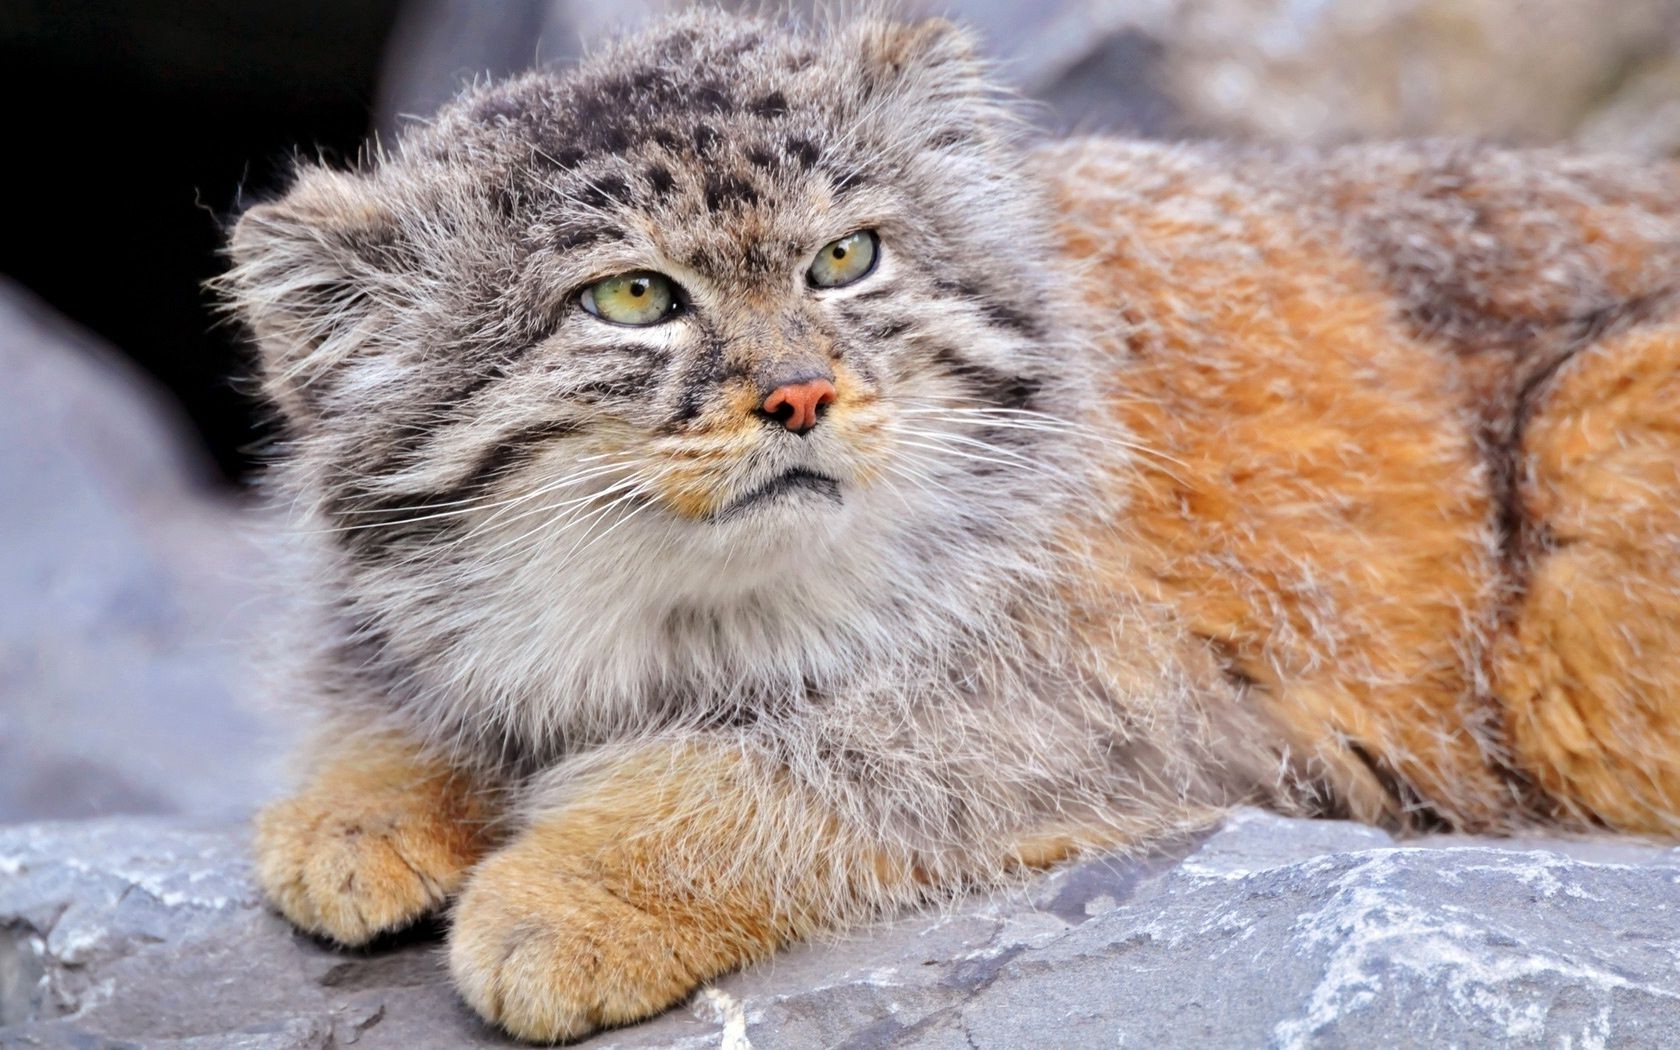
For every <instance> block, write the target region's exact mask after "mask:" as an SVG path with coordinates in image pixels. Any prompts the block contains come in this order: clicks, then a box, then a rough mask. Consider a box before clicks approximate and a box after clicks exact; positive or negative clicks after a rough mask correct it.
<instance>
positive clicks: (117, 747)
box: [0, 0, 1680, 823]
mask: <svg viewBox="0 0 1680 1050" xmlns="http://www.w3.org/2000/svg"><path fill="white" fill-rule="evenodd" d="M669 6H671V5H670V4H668V3H662V2H658V0H616V2H614V3H611V4H607V3H587V2H565V0H550V2H541V0H477V2H471V0H293V2H290V3H285V4H262V3H252V2H249V0H106V2H102V3H93V2H86V0H83V2H75V0H70V2H67V0H0V71H3V72H0V76H3V77H4V78H5V80H6V83H5V98H6V99H7V110H8V118H9V119H8V125H9V127H10V129H11V131H10V133H9V135H8V136H7V140H8V143H7V148H6V150H5V157H6V160H5V162H4V166H3V170H4V172H5V176H6V184H7V185H10V186H11V187H12V189H11V190H10V191H7V197H8V199H9V200H10V201H11V202H12V206H11V207H10V208H9V209H8V212H9V213H8V217H7V220H6V227H7V228H6V229H5V232H4V234H3V235H0V823H4V822H12V821H20V820H28V819H39V818H47V817H79V816H87V815H92V814H100V813H152V812H156V813H166V812H184V813H190V814H196V815H202V816H204V817H206V818H215V817H225V816H233V815H237V814H240V813H243V812H245V811H246V810H248V809H249V807H250V806H251V805H252V804H253V803H254V802H255V801H256V800H257V799H259V798H260V797H262V796H263V795H264V794H265V793H266V792H268V791H270V790H272V787H273V785H274V784H275V783H276V778H277V776H278V775H279V771H280V769H281V765H280V762H279V761H278V760H279V758H280V756H281V755H283V753H284V740H285V736H286V732H287V729H288V727H287V726H286V725H285V724H283V722H278V721H277V720H276V719H274V718H273V717H270V716H267V715H265V714H264V713H263V704H262V702H261V697H262V696H263V692H264V690H263V684H262V681H261V677H260V675H259V673H258V672H257V671H256V670H255V669H254V667H253V663H252V661H251V659H250V658H249V656H248V655H247V654H248V653H249V652H250V651H251V649H252V647H253V645H254V643H259V642H260V637H257V636H259V635H260V634H261V633H262V631H263V627H262V624H263V622H264V620H265V613H267V612H269V611H271V610H272V609H273V608H274V606H275V605H276V604H277V603H280V602H283V601H284V600H285V599H284V591H283V589H281V590H276V589H274V588H273V587H272V586H265V584H264V572H263V569H264V564H265V560H264V555H263V550H264V545H263V542H262V540H261V538H260V535H261V531H262V526H263V524H264V512H263V511H262V510H261V509H260V508H259V507H258V506H257V505H256V501H255V500H254V499H253V497H252V493H251V485H252V482H253V480H254V478H255V477H256V474H257V471H258V460H259V455H258V453H259V450H260V448H261V446H262V443H263V440H264V438H265V433H266V430H265V423H264V418H263V413H262V410H261V408H260V406H259V405H258V404H256V403H255V401H254V400H253V399H252V398H251V396H250V392H249V386H248V384H247V383H245V382H244V380H243V377H244V376H245V375H246V374H247V373H248V369H249V358H248V351H247V348H246V346H245V345H244V343H243V342H242V338H241V334H240V333H239V332H238V331H237V329H235V328H233V327H231V326H229V325H226V324H223V323H219V322H218V319H217V317H216V315H215V312H214V311H213V310H212V309H211V308H210V305H209V303H208V301H207V298H206V296H205V295H204V293H203V291H202V288H201V285H202V282H203V281H204V280H205V279H206V278H208V277H211V276H212V275H214V274H215V273H216V272H218V269H219V267H220V261H219V257H218V254H217V250H218V245H219V244H220V241H221V237H222V230H223V228H224V226H225V224H226V223H227V222H228V221H229V219H230V217H231V216H233V215H236V214H237V213H238V211H239V209H240V207H241V206H242V204H243V203H244V202H248V201H250V200H253V199H262V198H264V197H266V196H269V195H272V194H274V193H276V192H277V191H278V190H280V189H281V188H282V187H283V186H284V184H285V177H286V171H287V169H288V165H289V164H290V162H291V160H292V158H294V157H296V156H309V157H315V156H325V157H327V158H329V159H337V160H345V159H349V158H353V157H354V156H355V154H356V151H357V149H358V147H359V145H360V143H361V142H363V141H364V139H365V138H366V137H367V136H368V135H370V134H381V135H387V136H388V135H390V134H392V133H393V132H394V131H395V130H396V129H398V128H399V127H400V126H401V125H402V123H403V121H404V120H405V119H406V118H409V117H412V116H417V115H418V116H423V115H425V114H427V113H429V112H430V111H431V110H433V109H434V108H435V107H436V106H437V105H438V104H439V103H440V102H442V101H443V100H444V99H446V98H447V97H449V95H450V94H452V93H453V92H454V91H455V90H456V89H457V87H459V85H460V84H461V83H462V82H463V81H464V80H466V79H467V78H470V77H472V76H474V75H475V74H476V75H482V74H485V73H490V74H505V73H509V72H513V71H516V70H518V69H522V68H525V67H526V66H529V65H530V64H532V63H533V62H538V61H540V62H565V61H568V60H570V59H572V58H575V56H576V55H577V54H578V52H579V50H580V48H581V47H582V46H584V44H585V43H586V42H587V41H589V40H591V39H593V38H595V37H597V36H599V35H601V34H602V33H605V32H608V31H610V30H611V29H612V28H613V27H614V26H615V25H618V24H634V23H635V22H636V21H638V20H640V19H643V18H646V17H648V16H650V15H652V14H654V13H656V12H658V11H659V10H662V9H664V8H667V7H669ZM801 6H809V5H808V4H807V5H801ZM906 11H907V12H915V11H920V12H923V13H943V14H947V15H950V16H953V17H957V18H960V19H965V20H967V21H969V22H971V23H973V24H974V25H975V26H976V27H977V28H978V29H979V30H980V32H981V34H982V36H983V37H984V39H985V40H986V42H987V46H988V48H989V50H990V51H991V53H992V54H993V55H994V56H995V57H996V58H997V59H998V60H999V62H1000V70H1001V73H1002V75H1003V76H1004V77H1005V78H1006V79H1007V80H1009V81H1010V82H1012V83H1013V84H1015V85H1016V86H1017V87H1018V88H1019V89H1020V90H1021V91H1022V92H1023V93H1024V94H1026V95H1028V96H1030V97H1032V98H1035V99H1038V100H1041V101H1042V103H1043V104H1044V105H1043V107H1042V109H1041V113H1040V118H1041V119H1040V123H1041V125H1042V126H1044V127H1045V129H1046V130H1047V132H1050V133H1064V132H1096V131H1109V132H1116V133H1121V134H1128V135H1142V136H1150V137H1157V138H1160V137H1166V138H1185V137H1210V136H1212V137H1222V138H1234V139H1247V140H1257V141H1277V142H1292V143H1329V142H1339V141H1347V140H1351V139H1362V138H1387V137H1396V136H1433V135H1459V136H1475V137H1478V138H1483V139H1490V140H1494V141H1500V142H1507V143H1517V144H1525V143H1532V144H1543V143H1572V144H1577V145H1580V146H1583V147H1588V148H1599V149H1617V150H1626V151H1633V152H1638V153H1644V154H1653V155H1666V156H1673V155H1676V154H1677V153H1680V0H1040V2H1036V3H1030V4H1029V3H1005V2H1001V0H967V2H962V0H958V2H949V3H942V4H918V5H914V6H910V5H906Z"/></svg>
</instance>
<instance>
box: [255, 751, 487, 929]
mask: <svg viewBox="0 0 1680 1050" xmlns="http://www.w3.org/2000/svg"><path fill="white" fill-rule="evenodd" d="M490 806H491V802H490V796H489V795H488V794H487V793H486V792H485V791H484V790H483V785H473V784H471V783H469V781H468V779H467V778H466V776H465V775H464V774H462V773H459V772H456V771H453V770H451V769H449V768H448V767H446V766H444V765H443V764H442V763H440V762H438V761H435V760H433V759H430V758H427V757H425V756H423V755H422V754H421V753H420V752H419V751H418V750H417V749H415V748H414V747H412V746H411V745H409V744H407V743H405V742H403V741H401V740H400V739H398V738H396V737H393V736H389V735H383V734H377V735H367V736H354V737H351V738H349V739H348V740H344V741H341V742H339V743H337V744H336V745H334V746H332V747H330V748H328V749H327V750H326V752H325V754H324V755H323V756H322V761H321V762H320V765H319V767H318V768H317V769H316V770H315V772H314V774H313V775H312V776H311V777H310V778H309V780H308V781H307V782H306V784H305V786H304V787H303V789H302V790H301V791H299V792H298V793H297V794H296V795H293V796H292V797H290V798H287V799H283V800H281V801H279V802H275V803H273V804H271V805H269V806H268V807H266V808H265V809H264V810H263V811H262V812H261V813H260V814H259V815H258V817H257V822H256V841H255V843H254V848H255V853H256V876H257V881H258V883H260V884H261V885H262V887H263V890H264V891H265V892H266V893H267V894H268V897H269V899H270V900H272V901H273V902H274V903H275V905H276V906H277V907H279V909H280V910H281V911H282V912H283V913H285V915H286V917H287V918H289V919H291V920H292V922H294V923H296V924H297V925H298V926H300V927H302V928H303V929H305V930H308V931H310V932H311V933H316V934H320V935H321V936H324V937H329V938H331V939H333V940H335V941H337V942H339V943H340V944H347V945H357V944H364V943H366V942H367V941H369V940H371V939H373V938H374V937H376V936H378V935H379V934H381V933H386V932H389V931H392V930H397V929H400V928H402V927H404V926H407V925H408V924H410V923H411V922H413V921H415V920H416V919H419V918H421V917H423V916H424V915H426V914H427V913H429V912H432V911H435V910H437V909H438V908H439V907H441V906H442V905H443V903H444V902H445V901H446V900H447V899H448V897H449V896H450V895H451V894H452V893H454V892H455V890H456V889H458V888H459V887H460V885H461V881H462V880H463V879H464V878H465V876H466V873H467V871H468V869H469V868H471V867H472V865H473V864H475V863H476V862H477V861H478V858H479V857H480V856H482V855H483V853H484V851H485V849H486V848H487V847H488V846H489V844H490V841H491V834H490V827H489V821H490V819H491V813H490Z"/></svg>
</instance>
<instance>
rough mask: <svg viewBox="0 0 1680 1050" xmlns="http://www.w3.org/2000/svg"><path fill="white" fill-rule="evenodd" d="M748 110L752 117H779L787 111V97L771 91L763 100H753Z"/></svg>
mask: <svg viewBox="0 0 1680 1050" xmlns="http://www.w3.org/2000/svg"><path fill="white" fill-rule="evenodd" d="M749 108H750V109H751V110H752V113H753V115H754V116H759V117H765V118H770V117H779V116H781V115H783V114H784V113H786V112H787V111H788V103H787V96H786V95H784V94H782V93H781V92H780V91H772V92H770V93H769V94H768V95H765V96H764V97H763V98H760V99H756V100H754V102H753V104H752V106H751V107H749Z"/></svg>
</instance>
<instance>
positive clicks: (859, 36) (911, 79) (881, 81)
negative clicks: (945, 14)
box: [852, 18, 986, 101]
mask: <svg viewBox="0 0 1680 1050" xmlns="http://www.w3.org/2000/svg"><path fill="white" fill-rule="evenodd" d="M852 31H853V34H854V36H853V45H854V49H855V53H857V54H858V55H859V56H860V57H861V58H862V61H863V63H864V72H865V75H866V76H867V77H868V78H869V79H870V80H871V81H872V82H874V83H876V84H878V85H881V86H889V85H890V86H895V87H900V88H906V89H908V90H910V91H912V92H914V93H915V94H917V95H921V96H925V97H929V98H930V99H931V100H933V101H940V100H946V101H957V100H959V99H963V98H967V99H978V98H979V97H981V96H982V95H984V94H985V93H986V85H985V77H984V64H983V63H982V62H981V60H980V58H979V54H980V52H979V46H978V40H977V38H976V37H975V34H974V33H973V31H972V30H969V29H967V28H965V27H963V26H960V25H957V24H956V23H955V22H950V21H947V20H946V19H943V18H929V19H924V20H923V21H920V22H888V21H880V20H875V19H865V20H863V21H860V22H858V23H855V24H854V26H853V28H852Z"/></svg>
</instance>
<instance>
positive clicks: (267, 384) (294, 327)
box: [215, 166, 402, 421]
mask: <svg viewBox="0 0 1680 1050" xmlns="http://www.w3.org/2000/svg"><path fill="white" fill-rule="evenodd" d="M228 254H229V255H230V256H231V258H232V260H233V266H232V267H231V268H230V269H229V270H228V272H227V273H226V274H224V275H223V276H222V277H220V278H218V279H217V281H216V282H215V286H216V289H217V290H218V291H219V292H220V293H221V294H222V296H223V297H224V301H225V302H226V304H227V306H228V308H229V309H230V310H231V311H232V312H233V313H235V314H236V315H237V316H238V317H239V318H240V319H241V320H242V321H244V322H245V324H246V325H247V326H249V328H250V331H251V333H252V334H253V335H254V336H255V337H256V341H257V345H258V355H259V367H260V370H261V376H262V385H263V389H264V391H265V392H266V393H267V394H268V396H269V397H270V398H272V399H273V401H274V403H275V404H276V405H278V406H279V408H280V410H281V412H282V413H284V414H285V415H286V416H287V417H288V418H291V419H293V420H294V421H298V420H303V419H307V418H308V417H309V416H310V415H311V414H312V411H313V409H314V407H315V405H316V403H317V399H316V397H315V394H316V392H317V391H316V388H317V387H318V386H319V385H320V384H322V383H324V382H325V381H326V380H327V379H328V377H329V376H330V374H331V373H332V371H333V370H334V368H335V367H336V366H338V365H339V364H341V363H342V362H344V361H345V360H346V359H348V358H349V357H351V356H353V355H355V354H356V353H357V352H358V351H359V350H360V349H361V348H362V347H363V346H364V345H365V344H366V343H367V342H368V340H369V339H370V338H372V337H374V336H375V335H376V332H377V329H378V327H379V315H380V313H381V312H382V311H381V305H382V304H383V303H384V302H387V301H389V299H390V297H391V293H392V292H393V291H394V289H393V287H392V286H393V281H392V277H393V276H394V273H395V271H396V270H398V269H399V268H400V265H401V262H400V260H401V254H402V252H401V249H400V245H399V237H398V229H397V223H396V222H395V220H394V219H393V217H392V215H391V213H390V211H389V209H388V208H387V207H386V206H385V205H384V204H382V202H381V201H380V199H379V198H378V196H377V195H376V193H375V192H374V188H373V185H372V183H371V177H370V176H367V175H362V174H357V173H353V172H342V171H334V170H331V169H329V168H325V167H320V166H306V167H304V168H302V169H301V170H300V171H299V172H298V176H297V180H296V182H295V183H294V184H293V186H292V188H291V189H290V190H289V191H288V192H287V193H286V195H285V196H284V197H282V198H281V199H279V200H277V201H274V202H272V203H266V204H258V205H255V206H254V207H252V208H250V209H248V210H247V211H246V212H245V213H244V214H243V215H241V216H240V217H239V221H238V222H237V223H236V224H235V226H234V228H233V233H232V236H231V237H230V238H229V243H228Z"/></svg>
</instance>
